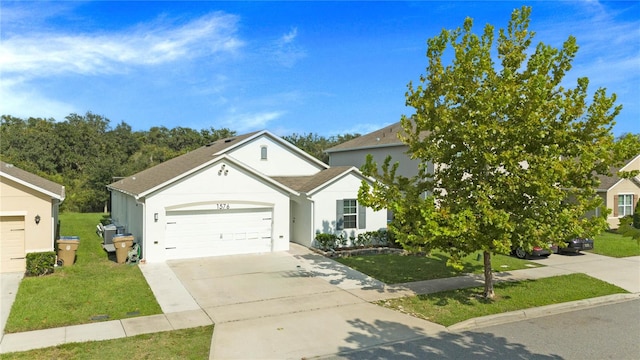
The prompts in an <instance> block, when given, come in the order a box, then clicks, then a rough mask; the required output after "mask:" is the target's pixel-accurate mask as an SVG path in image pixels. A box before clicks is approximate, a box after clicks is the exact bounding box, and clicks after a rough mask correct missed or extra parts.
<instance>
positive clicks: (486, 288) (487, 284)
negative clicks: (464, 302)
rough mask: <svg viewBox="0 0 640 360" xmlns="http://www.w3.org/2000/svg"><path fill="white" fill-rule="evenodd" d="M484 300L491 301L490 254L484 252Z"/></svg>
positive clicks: (491, 276) (492, 293) (492, 295)
mask: <svg viewBox="0 0 640 360" xmlns="http://www.w3.org/2000/svg"><path fill="white" fill-rule="evenodd" d="M483 295H484V298H485V299H493V297H494V296H495V293H494V292H493V273H492V272H491V253H490V252H488V251H485V252H484V294H483Z"/></svg>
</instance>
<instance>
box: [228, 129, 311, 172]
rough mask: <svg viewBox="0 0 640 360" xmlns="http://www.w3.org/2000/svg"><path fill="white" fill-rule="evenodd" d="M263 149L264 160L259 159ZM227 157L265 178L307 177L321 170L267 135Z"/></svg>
mask: <svg viewBox="0 0 640 360" xmlns="http://www.w3.org/2000/svg"><path fill="white" fill-rule="evenodd" d="M263 147H266V149H267V150H266V151H267V159H266V160H262V159H261V154H262V151H263V150H262V148H263ZM229 156H232V157H233V158H235V159H238V160H239V161H240V162H242V163H243V164H245V165H247V166H249V167H250V168H252V169H256V170H258V171H259V172H261V173H263V174H266V175H267V176H307V175H313V174H315V173H317V172H318V171H320V170H322V169H323V167H322V166H321V165H320V164H317V163H315V162H313V161H311V160H310V159H308V158H306V157H304V155H303V154H298V153H296V152H295V150H293V149H289V148H288V147H286V146H284V145H282V144H280V143H278V142H277V141H274V140H273V139H272V138H271V137H269V136H267V135H263V136H260V137H258V138H256V139H254V140H253V141H251V142H249V143H247V144H243V145H242V146H241V147H239V148H237V149H234V150H232V151H231V152H229Z"/></svg>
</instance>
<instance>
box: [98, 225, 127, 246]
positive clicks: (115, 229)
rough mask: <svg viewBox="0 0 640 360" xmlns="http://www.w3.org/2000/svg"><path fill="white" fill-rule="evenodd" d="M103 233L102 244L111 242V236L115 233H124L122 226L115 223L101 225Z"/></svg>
mask: <svg viewBox="0 0 640 360" xmlns="http://www.w3.org/2000/svg"><path fill="white" fill-rule="evenodd" d="M103 229H104V233H103V235H102V236H103V238H104V242H103V243H104V245H109V244H113V237H114V236H116V235H122V234H124V226H120V225H116V224H108V225H105V226H104V227H103Z"/></svg>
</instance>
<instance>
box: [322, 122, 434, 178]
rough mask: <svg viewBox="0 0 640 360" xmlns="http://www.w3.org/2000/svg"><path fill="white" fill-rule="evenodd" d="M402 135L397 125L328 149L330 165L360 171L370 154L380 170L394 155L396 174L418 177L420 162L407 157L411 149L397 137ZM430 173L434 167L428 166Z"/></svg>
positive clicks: (398, 124)
mask: <svg viewBox="0 0 640 360" xmlns="http://www.w3.org/2000/svg"><path fill="white" fill-rule="evenodd" d="M403 132H404V130H403V129H402V125H401V123H400V122H397V123H395V124H391V125H389V126H387V127H385V128H382V129H380V130H376V131H374V132H371V133H369V134H366V135H362V136H359V137H357V138H354V139H351V140H349V141H346V142H344V143H342V144H339V145H336V146H334V147H332V148H330V149H327V150H326V152H327V153H328V154H329V165H330V166H356V167H358V168H360V167H362V165H364V164H365V163H366V160H367V155H368V154H371V155H372V156H373V160H374V161H375V162H376V163H377V164H378V168H379V169H380V166H381V165H382V164H383V163H384V161H385V159H386V158H387V156H391V164H394V163H395V162H398V163H399V164H398V170H397V172H396V174H397V175H402V176H404V177H412V176H415V175H417V174H418V166H419V165H420V161H419V160H416V159H411V158H410V156H409V155H408V151H409V146H407V144H405V143H403V142H402V141H401V140H400V138H399V137H398V135H399V134H402V133H403ZM380 171H382V170H380ZM429 171H430V172H433V165H432V164H429Z"/></svg>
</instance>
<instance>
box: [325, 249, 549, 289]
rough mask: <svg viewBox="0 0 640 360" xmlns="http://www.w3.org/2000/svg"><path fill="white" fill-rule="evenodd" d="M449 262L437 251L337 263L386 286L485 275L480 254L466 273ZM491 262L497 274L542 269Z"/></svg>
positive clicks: (498, 258)
mask: <svg viewBox="0 0 640 360" xmlns="http://www.w3.org/2000/svg"><path fill="white" fill-rule="evenodd" d="M448 259H449V257H448V256H447V255H446V254H444V253H442V252H439V251H433V252H432V253H431V255H430V256H403V255H395V254H391V255H365V256H352V257H345V258H337V259H336V260H337V261H339V262H340V263H342V264H345V265H347V266H349V267H351V268H353V269H356V270H358V271H360V272H362V273H365V274H367V275H369V276H371V277H373V278H376V279H378V280H380V281H382V282H384V283H386V284H398V283H404V282H413V281H421V280H432V279H440V278H447V277H453V276H460V275H462V274H464V273H476V274H481V273H482V272H483V269H484V267H483V262H482V258H480V260H478V259H477V254H472V255H469V256H467V257H465V258H464V259H463V264H464V269H463V270H462V271H456V270H455V269H453V268H452V267H450V266H447V260H448ZM491 259H492V261H491V265H492V269H493V271H494V272H499V271H511V270H518V269H524V268H528V267H539V266H541V265H539V264H536V263H533V262H530V261H525V260H520V259H517V258H515V257H513V256H506V255H494V256H492V258H491Z"/></svg>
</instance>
